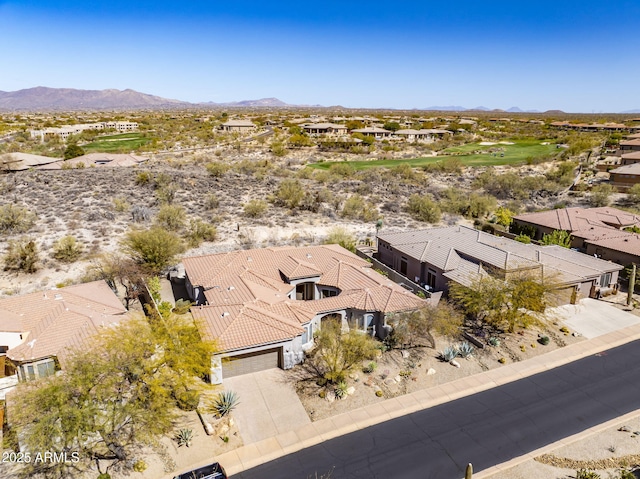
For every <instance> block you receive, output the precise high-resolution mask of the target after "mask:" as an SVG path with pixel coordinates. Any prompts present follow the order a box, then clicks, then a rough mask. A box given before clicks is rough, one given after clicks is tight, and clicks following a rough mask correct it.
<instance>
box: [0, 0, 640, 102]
mask: <svg viewBox="0 0 640 479" xmlns="http://www.w3.org/2000/svg"><path fill="white" fill-rule="evenodd" d="M132 4H133V5H132ZM639 24H640V1H637V0H634V1H624V0H623V1H616V0H611V1H610V2H603V1H602V0H599V1H592V0H580V1H575V0H555V1H547V0H539V1H535V2H534V1H522V0H520V1H518V0H510V1H504V0H495V1H482V0H458V1H452V2H443V1H438V2H435V1H431V0H422V1H404V2H391V1H385V2H379V1H373V0H370V1H367V2H364V1H360V0H357V1H335V0H325V1H322V2H305V1H304V0H297V1H295V2H290V1H271V2H265V1H261V2H259V1H243V0H232V1H230V0H227V1H221V0H183V1H182V2H173V1H161V0H156V1H148V0H142V1H133V0H131V1H129V2H125V1H122V0H112V1H108V2H105V1H90V0H84V1H80V0H67V1H65V2H57V1H56V2H54V1H36V0H19V1H18V0H9V1H2V0H0V90H4V91H12V90H18V89H22V88H29V87H34V86H49V87H59V88H62V87H68V88H82V89H105V88H118V89H125V88H132V89H134V90H138V91H141V92H145V93H151V94H154V95H159V96H163V97H167V98H176V99H179V100H186V101H192V102H198V101H215V102H225V101H237V100H246V99H257V98H263V97H277V98H279V99H281V100H283V101H285V102H287V103H292V104H321V105H326V106H328V105H343V106H347V107H368V108H377V107H389V108H425V107H428V106H433V105H462V106H465V107H476V106H480V105H482V106H486V107H490V108H504V109H507V108H510V107H513V106H518V107H520V108H522V109H537V110H542V111H544V110H547V109H561V110H564V111H567V112H588V113H590V112H617V111H624V110H630V109H637V108H640V94H639V93H638V81H639V79H640V58H639V57H640V48H639V47H640V35H638V30H639V28H638V27H639V26H640V25H639Z"/></svg>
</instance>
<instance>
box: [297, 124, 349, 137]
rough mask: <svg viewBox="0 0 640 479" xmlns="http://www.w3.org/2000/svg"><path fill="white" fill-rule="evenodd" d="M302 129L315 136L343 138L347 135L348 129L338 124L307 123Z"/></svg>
mask: <svg viewBox="0 0 640 479" xmlns="http://www.w3.org/2000/svg"><path fill="white" fill-rule="evenodd" d="M302 129H303V130H304V131H305V132H306V133H308V134H309V135H313V136H343V135H346V134H347V131H348V130H347V127H346V126H344V125H339V124H337V123H307V124H306V125H302Z"/></svg>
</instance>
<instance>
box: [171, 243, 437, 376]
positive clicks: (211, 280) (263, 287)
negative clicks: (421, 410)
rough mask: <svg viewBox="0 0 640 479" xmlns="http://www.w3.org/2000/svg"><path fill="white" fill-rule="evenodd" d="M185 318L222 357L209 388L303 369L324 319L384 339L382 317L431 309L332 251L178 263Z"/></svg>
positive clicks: (269, 251)
mask: <svg viewBox="0 0 640 479" xmlns="http://www.w3.org/2000/svg"><path fill="white" fill-rule="evenodd" d="M183 264H184V268H185V274H186V281H185V284H186V288H187V292H188V294H189V297H190V298H191V299H192V300H193V301H195V302H196V304H197V306H195V307H194V308H192V310H191V312H192V314H193V316H194V318H195V319H196V320H198V321H200V322H201V324H202V326H203V328H204V335H205V336H206V337H208V338H210V339H216V340H217V341H218V342H219V344H220V346H221V348H222V353H221V354H219V355H217V356H215V357H214V358H213V360H212V369H211V382H212V383H214V384H219V383H221V382H222V379H223V378H225V377H231V376H236V375H239V374H244V373H248V372H255V371H260V370H263V369H268V368H275V367H281V368H284V369H288V368H291V367H293V366H294V365H295V364H298V363H300V362H302V360H303V359H304V351H305V350H307V349H309V348H311V347H312V346H313V334H314V332H316V331H317V330H318V329H319V328H321V327H322V322H323V321H326V320H328V319H333V320H339V321H341V322H342V326H343V329H356V330H358V331H361V332H362V333H363V334H370V335H375V336H377V337H379V338H384V337H385V336H386V335H387V334H388V332H389V331H390V327H389V326H387V322H386V317H387V315H388V314H392V313H395V312H399V311H407V310H415V309H419V308H421V307H423V306H424V305H426V304H429V303H430V302H429V301H427V300H423V299H420V298H418V297H417V296H416V295H414V294H413V293H411V292H409V291H407V290H406V289H404V288H402V287H401V286H399V285H398V284H396V283H394V282H393V281H391V280H389V279H388V278H386V277H384V276H382V275H381V274H379V273H377V272H375V271H373V269H372V268H371V264H370V263H369V262H368V261H365V260H364V259H361V258H359V257H357V256H356V255H354V254H353V253H350V252H349V251H347V250H345V249H344V248H341V247H340V246H338V245H324V246H309V247H304V248H295V247H280V248H264V249H253V250H242V251H232V252H229V253H221V254H214V255H208V256H198V257H192V258H185V259H183Z"/></svg>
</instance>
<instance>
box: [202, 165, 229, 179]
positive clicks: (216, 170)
mask: <svg viewBox="0 0 640 479" xmlns="http://www.w3.org/2000/svg"><path fill="white" fill-rule="evenodd" d="M205 168H206V169H207V173H209V174H210V175H211V176H213V177H214V178H220V177H221V176H223V175H224V174H225V173H226V172H227V171H229V168H230V166H229V165H228V164H226V163H222V162H221V161H212V162H210V163H207V164H206V165H205Z"/></svg>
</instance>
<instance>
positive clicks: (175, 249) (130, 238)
mask: <svg viewBox="0 0 640 479" xmlns="http://www.w3.org/2000/svg"><path fill="white" fill-rule="evenodd" d="M121 247H122V250H123V252H124V253H125V254H127V255H128V256H129V257H131V258H132V259H133V260H134V261H135V262H136V263H137V264H139V265H140V266H141V267H142V268H143V269H144V270H146V271H148V272H149V273H154V274H158V273H160V272H161V271H162V270H163V269H164V268H166V267H167V266H169V265H170V264H171V263H173V262H174V261H175V259H176V256H177V255H179V254H180V253H182V252H183V251H184V245H183V243H182V241H181V240H180V238H179V237H178V235H176V234H175V233H173V232H171V231H167V230H165V229H163V228H160V227H158V226H154V227H152V228H150V229H147V230H132V231H129V232H128V233H127V234H126V236H125V237H124V239H123V240H122V242H121Z"/></svg>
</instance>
